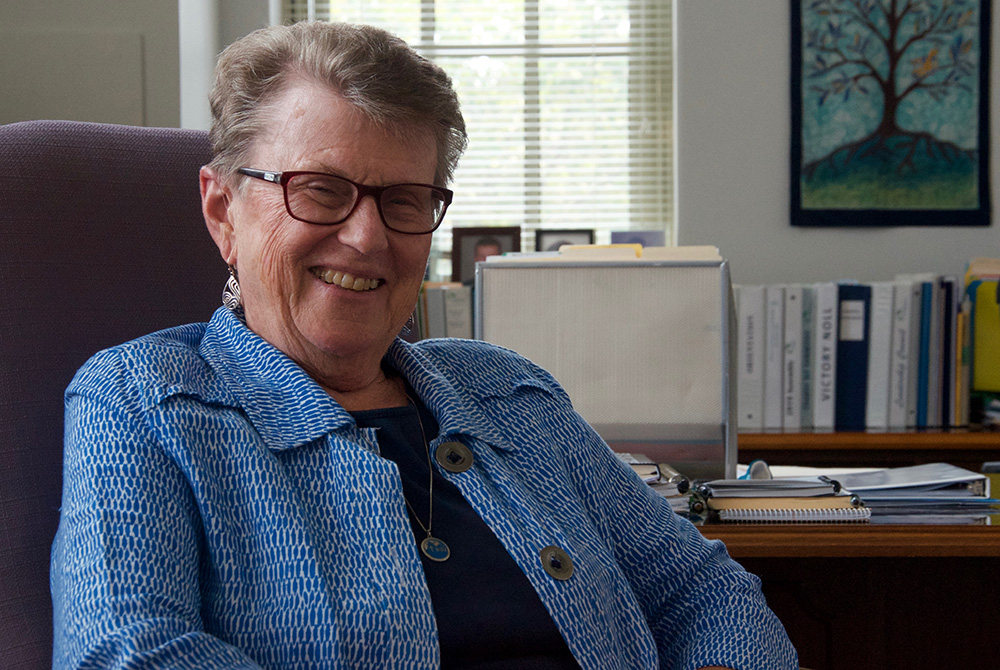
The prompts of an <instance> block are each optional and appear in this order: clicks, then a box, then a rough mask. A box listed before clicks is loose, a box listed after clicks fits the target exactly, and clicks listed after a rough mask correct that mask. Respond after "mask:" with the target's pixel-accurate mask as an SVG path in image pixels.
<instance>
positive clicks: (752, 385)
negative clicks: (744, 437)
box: [735, 286, 764, 432]
mask: <svg viewBox="0 0 1000 670" xmlns="http://www.w3.org/2000/svg"><path fill="white" fill-rule="evenodd" d="M735 290H736V306H737V314H738V315H739V316H738V318H737V356H736V358H737V366H738V367H737V374H736V377H737V407H738V408H739V415H738V416H739V419H738V427H739V429H740V430H748V431H755V432H758V431H760V430H763V428H764V287H763V286H737V287H735Z"/></svg>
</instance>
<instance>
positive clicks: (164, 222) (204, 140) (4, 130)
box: [0, 121, 226, 670]
mask: <svg viewBox="0 0 1000 670" xmlns="http://www.w3.org/2000/svg"><path fill="white" fill-rule="evenodd" d="M209 158H210V150H209V144H208V137H207V133H204V132H200V131H188V130H179V129H173V128H135V127H130V126H115V125H107V124H94V123H80V122H68V121H29V122H24V123H13V124H9V125H6V126H0V171H2V172H0V173H2V175H3V178H2V179H0V668H7V669H8V670H14V669H31V670H36V669H41V668H50V667H51V647H52V630H51V628H52V605H51V598H50V593H49V553H50V545H51V543H52V538H53V536H54V535H55V530H56V526H57V523H58V518H59V501H60V496H61V487H62V439H63V391H64V390H65V388H66V386H67V384H69V382H70V380H71V379H72V377H73V374H74V372H75V371H76V370H77V368H79V367H80V365H82V364H83V363H84V362H85V361H86V360H87V358H88V357H90V356H91V355H92V354H94V353H95V352H97V351H98V350H100V349H102V348H105V347H108V346H111V345H114V344H117V343H119V342H123V341H126V340H129V339H132V338H134V337H137V336H139V335H142V334H145V333H148V332H152V331H155V330H159V329H161V328H165V327H169V326H173V325H177V324H181V323H190V322H194V321H207V320H208V319H209V318H210V317H211V314H212V311H213V310H214V309H215V307H216V306H218V305H219V304H220V295H221V290H222V287H223V285H224V283H225V279H226V271H225V266H224V265H223V264H222V260H221V258H220V257H219V253H218V251H217V249H216V248H215V245H214V244H213V243H212V240H211V237H210V236H209V235H208V231H207V230H206V228H205V224H204V220H203V219H202V215H201V206H200V198H199V195H198V168H199V167H200V166H201V165H203V164H205V163H206V162H208V160H209Z"/></svg>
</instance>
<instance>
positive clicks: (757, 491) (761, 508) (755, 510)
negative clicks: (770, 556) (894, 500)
mask: <svg viewBox="0 0 1000 670" xmlns="http://www.w3.org/2000/svg"><path fill="white" fill-rule="evenodd" d="M692 505H693V507H694V508H696V509H695V511H699V510H698V509H697V508H699V507H700V508H702V510H704V511H707V512H708V513H709V514H710V515H713V516H717V517H718V519H719V520H720V521H807V522H830V521H834V522H842V521H867V520H868V519H869V518H870V517H871V510H870V509H869V508H867V507H865V505H864V503H863V502H862V500H861V498H859V497H858V496H857V495H856V494H854V493H852V492H850V491H848V490H846V489H844V488H843V487H842V486H841V485H840V484H839V483H838V482H836V481H834V480H832V479H829V478H826V477H823V476H819V477H803V478H780V477H779V478H773V479H717V480H713V481H709V482H706V483H704V484H701V485H700V486H698V487H697V489H696V495H695V496H694V498H693V502H692Z"/></svg>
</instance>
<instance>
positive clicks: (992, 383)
mask: <svg viewBox="0 0 1000 670" xmlns="http://www.w3.org/2000/svg"><path fill="white" fill-rule="evenodd" d="M998 291H1000V287H998V286H997V280H984V279H975V280H973V281H972V282H971V283H970V284H969V287H968V288H967V289H966V293H967V295H968V296H969V299H970V301H971V305H972V388H973V389H974V390H976V391H991V392H1000V304H998V298H1000V296H998Z"/></svg>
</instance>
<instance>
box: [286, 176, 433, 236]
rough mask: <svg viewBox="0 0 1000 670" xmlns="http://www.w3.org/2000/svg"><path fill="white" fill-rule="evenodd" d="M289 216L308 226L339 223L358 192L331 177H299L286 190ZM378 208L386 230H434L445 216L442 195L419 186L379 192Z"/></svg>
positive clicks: (394, 188)
mask: <svg viewBox="0 0 1000 670" xmlns="http://www.w3.org/2000/svg"><path fill="white" fill-rule="evenodd" d="M285 190H286V194H287V198H288V209H289V211H290V212H291V214H292V216H294V217H296V218H298V219H302V220H303V221H309V222H311V223H339V222H340V221H343V220H344V219H345V218H346V217H347V216H348V215H349V214H350V212H351V210H352V209H353V208H354V205H355V203H356V202H357V199H358V189H357V188H356V187H355V186H354V184H352V183H351V182H349V181H347V180H344V179H340V178H338V177H336V176H333V175H323V174H312V173H311V174H300V175H295V176H294V177H292V178H291V179H290V180H289V181H288V184H287V185H286V187H285ZM379 208H380V210H381V212H382V217H383V219H384V220H385V223H386V225H387V226H389V228H392V229H393V230H398V231H401V232H427V231H430V230H433V229H434V228H435V227H436V226H437V224H438V223H439V222H440V219H441V217H442V216H443V214H444V208H445V202H444V196H443V194H442V193H441V191H439V190H438V189H435V188H433V187H431V186H424V185H420V184H402V185H399V186H391V187H389V188H387V189H385V190H384V191H382V193H381V197H380V198H379Z"/></svg>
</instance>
